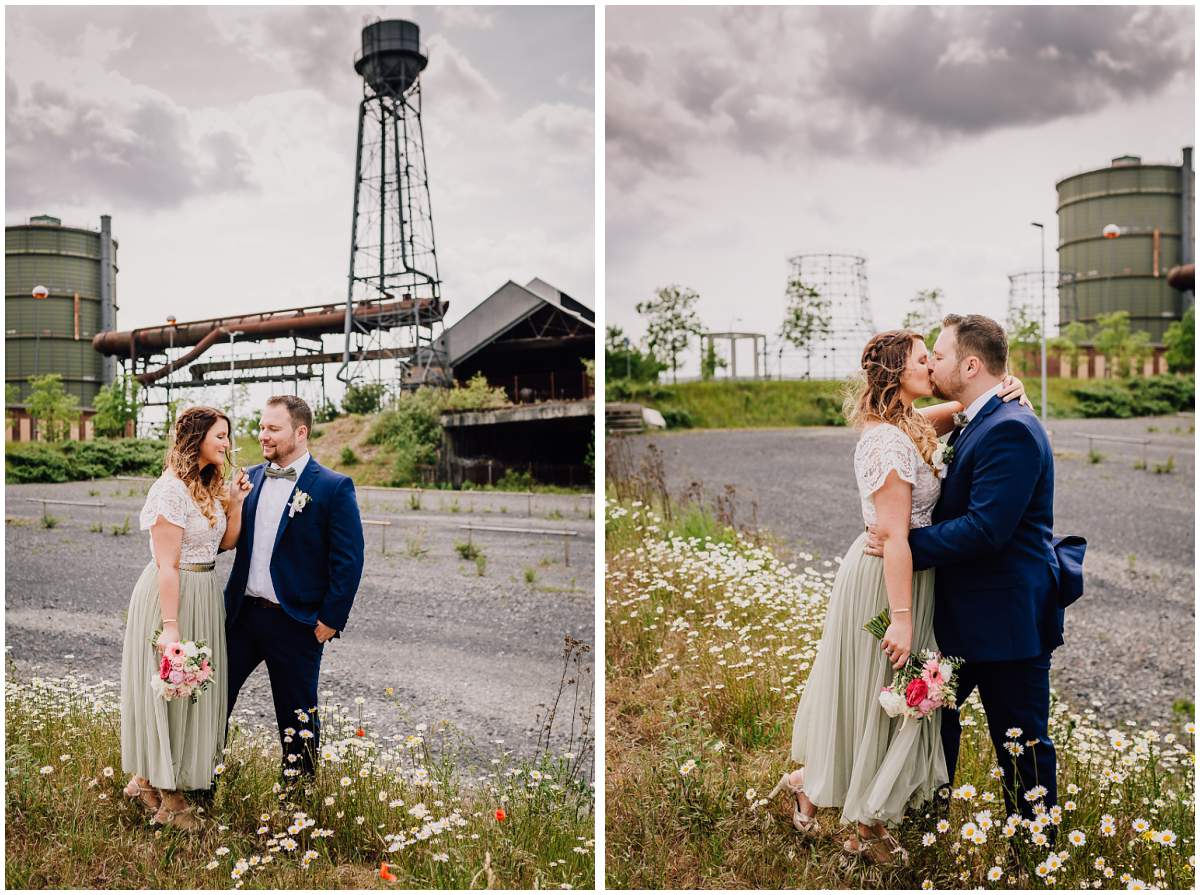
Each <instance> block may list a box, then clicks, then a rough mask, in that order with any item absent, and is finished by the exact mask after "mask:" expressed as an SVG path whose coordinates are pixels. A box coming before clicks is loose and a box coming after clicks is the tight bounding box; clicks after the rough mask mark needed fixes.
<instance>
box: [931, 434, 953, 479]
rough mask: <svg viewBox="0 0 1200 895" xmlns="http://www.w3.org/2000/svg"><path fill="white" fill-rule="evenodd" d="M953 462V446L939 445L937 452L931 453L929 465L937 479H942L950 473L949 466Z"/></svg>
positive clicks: (943, 443)
mask: <svg viewBox="0 0 1200 895" xmlns="http://www.w3.org/2000/svg"><path fill="white" fill-rule="evenodd" d="M953 460H954V445H952V444H946V443H945V442H942V443H940V444H939V445H938V446H937V450H935V451H934V452H933V457H932V459H931V460H930V462H929V465H930V466H932V467H933V471H934V472H935V473H936V474H937V477H938V478H939V479H944V478H945V477H946V476H947V475H948V474H949V472H950V464H951V462H953Z"/></svg>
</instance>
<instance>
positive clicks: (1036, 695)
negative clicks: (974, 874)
mask: <svg viewBox="0 0 1200 895" xmlns="http://www.w3.org/2000/svg"><path fill="white" fill-rule="evenodd" d="M1007 365H1008V340H1007V338H1006V337H1005V335H1004V330H1003V329H1002V328H1001V326H1000V325H999V324H998V323H996V321H994V320H991V319H990V318H988V317H983V316H981V315H979V314H968V315H966V316H959V315H957V314H951V315H949V316H948V317H946V318H945V319H944V320H943V321H942V331H941V333H940V334H939V335H938V338H937V341H936V342H935V343H934V346H933V350H932V352H930V357H929V371H930V379H931V380H932V385H933V393H934V394H935V395H937V396H938V397H940V398H944V399H947V400H953V401H958V402H959V403H961V404H962V405H963V407H964V408H966V410H965V412H964V413H963V414H955V417H956V419H955V425H956V427H957V428H956V429H955V431H954V432H953V433H951V435H950V438H949V440H948V444H949V445H952V446H953V448H954V450H953V454H952V456H951V458H950V460H949V469H948V472H947V475H946V477H945V479H944V480H943V481H942V493H941V498H940V499H939V500H938V503H937V506H936V507H935V508H934V512H933V523H934V524H933V525H930V526H928V527H926V528H915V529H913V530H912V531H911V533H910V534H909V538H908V542H909V546H910V548H911V549H912V557H913V568H915V569H928V568H936V569H937V575H936V580H935V593H936V601H937V602H936V605H935V608H934V633H935V635H936V637H937V642H938V648H939V649H940V650H941V652H942V653H943V655H947V656H958V657H961V658H963V659H964V660H965V662H964V664H963V666H962V668H961V669H960V670H959V672H958V675H959V684H958V694H957V697H958V703H959V705H961V704H962V703H963V702H964V701H965V700H966V698H967V697H968V696H969V695H970V694H971V691H972V690H974V689H975V688H976V687H978V688H979V698H980V700H981V701H982V703H983V708H984V712H985V713H986V714H987V721H988V731H989V733H990V734H991V739H992V743H993V745H994V746H995V749H996V758H997V763H998V764H999V766H1000V769H1001V771H1002V772H1003V773H1004V787H1003V789H1004V803H1005V806H1006V808H1007V810H1008V814H1010V815H1011V814H1014V813H1020V814H1021V815H1022V816H1024V817H1027V818H1033V817H1034V816H1035V814H1036V812H1035V805H1036V804H1038V803H1044V805H1045V807H1046V808H1049V807H1050V806H1052V805H1056V804H1058V787H1057V785H1056V773H1057V772H1056V761H1055V754H1054V743H1053V742H1051V740H1050V734H1049V732H1048V730H1047V727H1048V724H1049V720H1050V653H1051V652H1052V651H1053V650H1054V648H1055V647H1057V646H1060V645H1061V644H1062V642H1063V638H1062V631H1063V612H1062V609H1061V608H1060V607H1059V600H1058V592H1059V587H1060V581H1061V579H1062V578H1063V577H1064V573H1063V571H1062V570H1061V569H1060V567H1059V562H1058V559H1057V557H1056V555H1055V551H1054V549H1053V546H1052V543H1051V527H1052V525H1053V522H1054V455H1053V453H1052V452H1051V449H1050V441H1049V438H1048V437H1047V435H1046V430H1045V429H1044V428H1043V427H1042V424H1041V423H1040V422H1039V421H1038V419H1037V417H1036V416H1035V415H1034V414H1033V412H1032V411H1031V410H1029V408H1027V407H1023V406H1021V404H1020V403H1019V402H1017V401H1010V402H1004V401H1001V400H1000V399H999V398H998V397H996V392H997V391H998V389H999V387H1000V381H1001V379H1003V377H1004V375H1005V371H1006V369H1007ZM874 548H875V544H874V537H873V534H872V537H871V538H869V539H868V547H867V550H866V552H867V553H870V554H872V555H876V556H880V555H882V551H879V550H876V549H874ZM1063 586H1064V587H1067V586H1069V585H1068V584H1066V583H1064V585H1063ZM961 733H962V728H961V726H960V723H959V714H958V712H957V711H945V712H943V713H942V745H943V749H944V751H945V754H946V767H947V769H948V770H949V772H950V780H951V781H952V782H953V780H954V769H955V766H956V764H957V763H958V751H959V738H960V736H961ZM1043 790H1044V791H1043ZM1052 832H1053V827H1050V829H1048V830H1047V835H1050V834H1052Z"/></svg>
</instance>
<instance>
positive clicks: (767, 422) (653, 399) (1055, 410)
mask: <svg viewBox="0 0 1200 895" xmlns="http://www.w3.org/2000/svg"><path fill="white" fill-rule="evenodd" d="M1024 382H1025V387H1026V390H1027V391H1028V393H1029V400H1030V401H1031V402H1032V403H1033V404H1034V406H1035V407H1036V406H1039V404H1040V402H1041V383H1040V382H1039V380H1038V377H1037V376H1036V375H1030V376H1025V377H1024ZM1097 388H1099V389H1101V393H1103V392H1104V391H1105V390H1109V389H1111V390H1116V391H1118V392H1120V391H1121V390H1124V389H1125V386H1124V385H1123V384H1122V383H1121V382H1118V381H1106V382H1103V383H1098V382H1097V381H1096V380H1086V379H1055V378H1052V379H1050V380H1048V391H1047V402H1048V405H1047V410H1048V412H1049V415H1050V416H1051V417H1054V418H1060V419H1061V418H1070V417H1079V416H1083V415H1087V414H1085V413H1084V412H1083V410H1084V408H1083V407H1081V402H1080V400H1079V397H1078V396H1077V395H1074V394H1072V390H1073V389H1088V390H1092V389H1097ZM1189 388H1191V386H1190V385H1189ZM607 391H608V394H607V400H608V401H632V402H635V403H639V404H643V405H645V406H648V407H653V408H654V409H656V410H658V411H660V412H661V413H662V414H663V415H664V417H666V419H667V424H668V426H670V427H672V428H675V427H682V428H687V427H689V426H690V427H693V428H697V429H731V428H743V427H745V428H771V427H791V426H821V425H831V424H832V425H837V424H839V421H840V419H841V417H840V408H841V404H842V399H843V396H844V394H845V385H844V383H842V382H841V381H836V380H784V381H782V382H778V381H773V380H760V381H753V380H732V381H731V380H721V379H716V380H710V381H708V382H681V383H679V384H677V385H670V384H657V383H628V382H626V381H624V380H619V381H615V382H611V383H609V386H608V389H607ZM933 402H934V399H926V400H923V401H921V402H918V404H919V405H920V404H926V403H933ZM1160 412H1161V411H1160ZM1103 415H1108V414H1103ZM1126 415H1127V414H1126Z"/></svg>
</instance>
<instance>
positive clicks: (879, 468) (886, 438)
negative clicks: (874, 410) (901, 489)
mask: <svg viewBox="0 0 1200 895" xmlns="http://www.w3.org/2000/svg"><path fill="white" fill-rule="evenodd" d="M892 472H895V473H896V475H897V477H898V478H899V479H900V480H901V481H904V482H907V483H908V484H909V485H911V486H912V510H911V512H910V513H909V527H910V528H924V527H925V526H927V525H932V524H933V508H934V506H935V505H936V504H937V502H938V497H939V496H940V495H941V493H942V483H941V479H939V478H938V474H937V473H936V472H935V471H934V469H933V467H932V466H931V465H930V464H929V463H927V462H925V458H924V457H922V456H921V454H920V453H919V452H918V451H917V446H916V445H915V444H914V443H913V440H912V438H910V437H909V436H908V435H906V434H904V432H903V431H902V430H901V429H899V428H897V427H896V426H894V425H892V424H891V423H877V424H875V425H874V426H871V427H870V428H868V429H867V430H866V431H864V432H863V434H862V437H861V438H859V440H858V445H857V446H856V447H855V448H854V478H855V479H856V480H857V481H858V496H859V500H860V501H861V503H862V517H863V523H864V524H866V525H874V524H875V523H876V521H877V515H876V512H875V492H876V491H878V490H879V489H880V488H881V487H883V483H884V481H885V480H886V479H887V477H888V475H889V473H892Z"/></svg>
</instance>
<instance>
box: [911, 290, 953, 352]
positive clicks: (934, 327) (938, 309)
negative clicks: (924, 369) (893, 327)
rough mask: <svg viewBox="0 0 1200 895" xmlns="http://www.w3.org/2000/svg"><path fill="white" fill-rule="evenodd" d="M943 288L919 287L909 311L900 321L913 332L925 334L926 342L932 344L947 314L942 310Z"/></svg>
mask: <svg viewBox="0 0 1200 895" xmlns="http://www.w3.org/2000/svg"><path fill="white" fill-rule="evenodd" d="M942 298H943V294H942V290H941V289H937V288H934V289H918V290H917V294H916V295H914V296H913V297H912V299H911V300H910V301H909V305H908V313H907V314H905V315H904V319H903V320H902V321H900V325H901V326H902V327H904V328H905V329H911V330H912V331H913V332H918V333H923V334H924V335H925V344H926V345H932V344H933V343H934V342H936V341H937V337H938V334H939V333H941V331H942V318H943V317H945V316H946V314H945V312H944V311H943V310H942Z"/></svg>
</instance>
